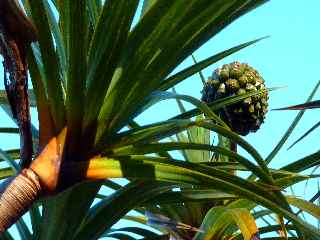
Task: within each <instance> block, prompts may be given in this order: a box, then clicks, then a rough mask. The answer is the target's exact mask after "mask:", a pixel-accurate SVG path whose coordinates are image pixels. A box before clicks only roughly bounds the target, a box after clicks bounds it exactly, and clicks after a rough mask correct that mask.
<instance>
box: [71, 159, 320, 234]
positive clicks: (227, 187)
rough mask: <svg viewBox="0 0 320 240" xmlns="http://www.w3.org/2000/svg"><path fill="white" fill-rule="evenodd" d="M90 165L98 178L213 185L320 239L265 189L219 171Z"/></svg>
mask: <svg viewBox="0 0 320 240" xmlns="http://www.w3.org/2000/svg"><path fill="white" fill-rule="evenodd" d="M92 161H93V162H92V164H93V166H94V165H95V164H96V165H95V166H96V170H97V171H98V172H99V176H100V177H102V176H105V177H133V178H137V177H139V178H145V179H153V180H160V181H171V182H176V183H189V184H193V185H204V186H212V184H214V186H216V188H217V189H221V190H223V191H226V192H230V193H231V192H232V193H236V194H239V195H240V196H243V197H245V198H248V199H250V200H252V201H254V202H257V203H259V204H261V205H262V206H264V207H266V208H269V209H271V210H273V211H275V212H276V213H278V214H280V215H283V216H284V217H286V218H287V219H289V220H291V221H293V222H294V223H295V224H296V225H297V226H298V227H299V228H301V229H303V230H304V234H307V235H308V237H309V238H310V239H317V238H319V237H320V233H319V232H318V231H317V230H316V229H315V228H314V227H312V226H311V225H309V224H307V223H306V222H304V221H302V220H301V219H299V218H298V217H296V216H295V215H294V214H293V213H291V212H290V211H288V210H287V209H286V208H283V207H282V206H281V205H279V204H278V203H279V201H278V199H277V197H278V196H277V195H274V194H272V192H270V191H267V192H265V188H263V187H258V185H255V184H252V183H250V182H247V181H245V180H243V179H241V178H239V177H236V176H234V175H230V174H228V173H226V172H223V171H222V172H220V171H218V170H216V169H211V168H210V169H208V168H205V167H202V166H200V165H198V164H192V163H187V162H181V161H172V160H168V159H164V158H152V157H146V156H131V157H130V156H128V157H126V158H121V159H112V158H100V159H95V160H92ZM79 164H80V163H77V164H76V165H73V166H72V167H74V168H76V167H77V166H78V167H80V168H82V166H81V165H79ZM86 165H87V163H86ZM92 170H93V169H92Z"/></svg>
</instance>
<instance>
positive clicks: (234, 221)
mask: <svg viewBox="0 0 320 240" xmlns="http://www.w3.org/2000/svg"><path fill="white" fill-rule="evenodd" d="M233 65H234V63H232V64H231V65H224V67H223V68H226V66H228V67H229V66H231V68H232V66H233ZM245 66H246V68H247V66H248V65H245ZM223 68H222V69H223ZM217 71H219V72H220V71H221V68H218V70H216V71H215V72H214V74H216V72H217ZM228 71H229V70H228ZM250 72H251V70H250ZM255 73H256V72H255ZM256 74H257V73H256ZM200 76H202V78H203V74H202V73H201V72H200ZM218 77H219V76H218ZM239 77H240V76H239ZM233 79H235V77H234V78H233ZM259 79H261V77H260V76H259ZM202 80H203V83H204V91H203V96H202V99H206V100H208V99H209V101H213V100H212V99H210V98H214V96H216V92H217V91H219V89H221V87H220V85H221V83H219V84H213V83H212V82H213V81H214V79H213V77H210V78H209V80H208V82H205V81H204V79H202ZM227 81H228V78H227V79H224V80H223V82H225V83H226V82H227ZM244 86H245V85H244ZM263 87H264V85H263ZM317 87H318V86H317ZM317 87H316V89H317ZM211 88H213V89H211ZM316 89H315V90H316ZM237 90H239V89H237ZM315 90H314V92H313V93H312V95H314V93H315ZM248 91H252V89H250V90H248ZM233 92H236V91H230V90H229V91H228V89H226V90H225V91H224V92H223V93H224V94H225V95H231V94H232V93H233ZM228 93H229V94H228ZM218 97H219V96H218ZM266 97H267V96H266V95H265V93H264V94H260V95H255V96H254V98H255V99H253V100H252V99H250V100H251V101H250V103H249V104H248V98H246V99H244V100H242V101H240V102H238V103H237V104H236V105H231V106H230V107H231V108H230V107H228V106H226V107H225V108H221V109H220V111H223V112H225V111H231V114H229V117H233V116H232V114H233V112H234V110H235V109H239V108H243V110H244V117H242V118H241V119H239V114H237V113H238V112H236V114H235V115H236V116H235V117H236V119H235V120H237V121H242V122H243V126H241V128H240V130H243V129H244V128H243V127H244V126H247V128H246V131H247V132H249V131H257V130H258V129H257V128H256V124H252V119H257V118H253V117H248V118H246V117H245V116H246V115H247V114H252V115H253V114H254V111H253V112H249V111H247V112H246V110H248V108H249V106H248V105H251V104H254V105H256V104H257V102H260V101H263V104H264V106H267V102H265V100H266ZM311 97H312V96H311ZM177 103H178V106H179V108H180V110H181V111H182V113H186V110H185V108H184V106H183V103H182V102H181V101H179V100H177ZM259 110H261V109H260V108H258V109H257V110H256V111H259ZM265 110H266V109H264V110H262V111H263V114H265ZM241 113H243V112H241ZM264 117H265V115H263V116H261V118H262V119H263V118H264ZM198 118H200V119H201V117H198ZM246 119H248V120H247V121H246ZM295 121H297V119H296V120H295ZM226 122H228V123H229V124H230V123H232V122H234V121H232V119H230V120H229V121H228V120H226ZM230 125H231V127H232V128H235V127H237V126H238V124H234V125H232V124H230ZM250 126H251V127H250ZM290 128H291V127H290ZM290 128H289V130H288V131H287V133H286V134H285V136H284V138H283V139H282V140H281V142H282V143H281V145H283V143H284V139H285V138H286V137H287V136H286V135H288V134H290V131H292V128H291V130H290ZM234 131H239V129H234ZM176 139H177V140H178V141H179V142H183V143H190V144H193V147H194V148H195V147H196V146H199V145H201V144H202V145H210V144H211V145H212V140H213V139H212V133H210V131H209V130H208V129H202V128H199V127H192V128H190V129H187V130H186V134H185V133H178V134H177V135H176ZM218 139H219V141H218V142H217V143H216V144H214V145H212V146H211V149H210V148H209V147H208V148H207V150H201V151H199V150H198V151H195V150H190V149H189V150H188V149H185V150H181V154H182V155H183V159H184V161H186V162H191V163H198V164H205V165H207V166H208V167H215V168H218V169H223V170H224V171H226V172H228V173H230V172H231V173H233V174H237V172H242V173H243V171H247V168H245V167H244V166H243V165H242V164H241V160H238V159H237V152H234V153H233V155H228V156H226V155H224V154H222V153H223V151H224V152H226V151H230V150H233V151H237V150H236V149H234V148H233V147H232V144H230V141H229V140H228V139H227V138H225V137H223V136H222V135H220V134H218ZM171 140H172V141H176V140H175V139H173V138H171ZM281 145H278V146H277V147H276V149H274V150H273V151H272V153H271V154H272V155H273V156H271V155H269V156H270V157H269V161H270V160H271V159H272V158H273V157H274V156H275V154H276V153H277V152H278V151H279V148H280V147H281ZM210 150H212V151H210ZM213 150H215V151H213ZM230 153H231V152H229V154H230ZM235 159H237V160H236V161H235ZM285 168H286V167H285ZM273 174H274V176H276V181H277V182H278V186H279V187H281V188H288V187H289V186H290V187H292V185H293V184H295V183H297V182H299V181H303V180H304V178H305V177H306V179H307V178H309V177H311V178H312V177H313V176H312V175H310V176H306V175H305V176H303V175H296V174H295V173H293V172H292V173H290V172H288V171H286V172H284V171H283V170H280V169H279V170H273ZM299 178H300V179H299ZM250 179H252V176H250V177H248V180H250ZM285 179H286V180H285ZM284 180H285V181H284ZM286 200H287V201H288V202H289V203H290V204H291V205H293V206H295V207H298V208H300V209H304V210H306V206H309V207H310V208H309V210H308V211H307V212H308V213H309V214H311V215H313V216H315V217H316V218H317V217H318V214H317V212H318V211H319V207H318V206H316V205H314V204H312V203H311V202H307V201H305V200H302V199H300V198H297V197H295V196H291V195H287V196H286ZM136 210H137V211H138V212H141V213H144V214H145V217H141V216H132V215H128V216H127V217H126V219H128V220H132V221H136V222H139V223H141V222H142V223H144V224H147V225H149V226H153V227H155V228H156V229H157V230H160V231H162V232H163V233H164V234H169V236H171V238H170V239H175V240H183V239H190V240H192V239H193V240H201V239H207V240H211V239H212V240H213V239H248V240H256V239H270V238H268V237H267V238H265V236H268V234H269V235H270V234H272V235H271V236H274V237H273V238H272V239H278V238H279V239H282V238H283V239H297V238H296V235H295V233H294V232H293V231H292V230H294V229H295V227H294V226H293V225H292V224H291V223H290V222H287V223H286V224H284V222H283V219H282V217H281V216H279V215H274V213H273V212H272V211H270V210H267V209H264V208H263V207H261V206H259V204H257V203H255V202H252V201H250V200H246V199H243V198H242V197H239V196H237V195H233V194H230V193H226V192H224V191H219V190H217V189H216V186H211V187H199V186H197V187H195V186H191V187H190V186H184V187H181V188H179V189H176V190H175V191H172V192H166V193H163V194H161V195H159V196H157V197H155V198H153V199H151V200H148V201H147V202H145V203H144V204H143V206H140V207H139V208H137V209H136ZM299 212H300V213H301V211H299ZM259 221H260V222H261V221H262V222H263V223H264V224H261V223H259V224H258V223H257V222H259ZM239 230H240V231H239ZM114 231H119V232H122V233H123V234H124V232H131V233H134V232H135V231H136V229H134V228H133V229H128V228H120V229H114V230H113V231H109V232H107V233H106V234H105V236H112V235H113V234H114ZM277 235H278V237H275V236H277ZM288 237H289V238H288Z"/></svg>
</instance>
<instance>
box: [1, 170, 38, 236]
mask: <svg viewBox="0 0 320 240" xmlns="http://www.w3.org/2000/svg"><path fill="white" fill-rule="evenodd" d="M41 193H42V188H41V185H40V180H39V177H38V176H37V175H36V174H35V173H34V172H33V171H32V170H31V169H23V170H22V171H21V173H19V175H17V176H16V177H15V178H14V179H13V180H12V181H11V182H10V183H9V185H8V186H7V188H6V189H5V190H4V192H3V193H2V194H1V197H0V234H2V233H3V232H4V231H5V230H6V229H8V228H9V227H10V226H11V225H12V224H14V223H15V222H16V221H17V220H18V219H19V218H20V217H21V216H22V215H23V214H24V213H25V212H27V211H28V210H29V208H30V207H31V205H32V204H33V202H34V201H36V200H37V199H38V198H39V197H40V196H41Z"/></svg>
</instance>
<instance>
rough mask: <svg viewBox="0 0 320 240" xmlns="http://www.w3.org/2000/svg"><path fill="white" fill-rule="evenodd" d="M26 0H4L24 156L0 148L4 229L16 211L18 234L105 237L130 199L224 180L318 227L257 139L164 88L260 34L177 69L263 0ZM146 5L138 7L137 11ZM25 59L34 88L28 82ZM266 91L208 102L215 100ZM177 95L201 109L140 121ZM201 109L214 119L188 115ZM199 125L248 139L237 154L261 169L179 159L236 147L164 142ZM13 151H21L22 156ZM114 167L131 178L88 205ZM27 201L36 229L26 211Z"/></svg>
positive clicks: (4, 40) (8, 64)
mask: <svg viewBox="0 0 320 240" xmlns="http://www.w3.org/2000/svg"><path fill="white" fill-rule="evenodd" d="M21 2H22V4H23V8H24V10H25V11H23V10H22V8H20V6H19V2H18V1H10V0H3V1H1V3H0V12H1V15H0V27H1V28H0V36H1V43H0V45H1V53H2V55H3V57H4V63H5V64H4V65H5V72H6V75H5V76H6V90H7V99H8V104H9V105H10V107H11V110H12V112H11V113H10V111H9V108H8V105H6V103H5V102H3V104H2V106H3V108H4V109H5V110H6V111H7V113H9V114H12V117H13V119H14V120H15V121H16V123H17V125H18V129H19V130H17V129H7V131H11V132H19V133H20V135H21V149H20V157H18V156H16V155H17V154H16V152H13V151H11V152H10V151H8V152H1V155H2V158H3V159H5V160H6V161H7V162H8V163H9V164H10V168H9V169H7V168H4V169H2V170H3V171H2V173H3V176H4V175H5V174H6V175H14V177H13V178H11V179H10V180H9V181H7V182H6V185H5V186H4V190H3V193H2V195H1V198H0V218H1V221H0V231H1V232H2V233H3V237H4V238H5V239H11V238H12V237H11V235H10V234H9V233H8V232H7V231H6V229H7V228H8V227H9V226H10V225H12V224H13V223H14V222H15V221H17V227H18V230H19V232H20V233H21V235H23V236H24V237H26V238H30V239H31V238H33V239H97V238H99V237H100V236H102V235H103V234H104V233H105V232H106V231H107V230H108V229H110V227H111V226H112V225H113V224H114V223H115V222H116V221H118V220H119V219H120V218H121V217H122V216H123V215H125V214H126V213H127V212H128V211H129V210H131V209H132V208H134V207H136V206H139V205H141V204H143V203H144V202H146V201H148V199H152V198H154V197H155V196H158V195H159V194H161V193H164V192H168V191H170V190H171V189H173V188H174V187H177V186H178V187H183V186H185V185H190V186H191V185H192V186H203V187H205V186H212V185H215V186H216V188H217V189H219V190H223V191H224V192H227V193H232V194H237V195H239V196H241V197H243V198H246V199H249V200H251V201H254V202H257V203H259V204H261V205H262V206H264V207H266V208H268V209H271V210H272V211H275V212H277V213H278V214H279V215H281V216H284V217H285V218H287V219H289V220H290V221H292V223H293V224H294V225H295V226H296V227H297V232H298V233H299V234H300V235H301V236H306V237H308V239H318V238H319V233H318V232H317V231H316V230H315V229H314V228H313V227H312V226H310V225H308V224H306V223H305V222H304V221H302V220H301V219H300V218H298V217H297V216H295V215H294V214H293V212H292V211H291V209H290V207H289V205H288V203H287V202H286V201H285V199H284V197H283V195H282V193H281V191H280V189H279V186H277V184H276V182H275V180H274V178H273V175H272V174H271V173H270V171H269V169H268V167H267V166H266V164H265V162H264V160H263V159H262V158H261V156H260V155H259V154H258V153H257V151H256V150H255V149H253V148H252V147H251V146H250V144H248V143H247V142H246V141H244V140H243V139H242V138H241V137H239V136H238V135H237V134H236V133H234V132H232V131H231V130H230V129H229V127H228V126H227V125H226V124H225V123H224V122H223V121H222V120H221V119H220V118H219V117H218V116H217V115H216V114H215V113H214V110H213V109H211V108H209V107H208V106H207V105H206V104H204V103H203V102H201V101H199V100H196V99H194V98H192V97H188V96H184V95H177V94H171V93H169V92H166V90H168V89H170V88H171V87H173V86H174V85H176V84H177V83H179V82H181V81H183V80H184V79H186V78H187V77H189V76H191V75H193V74H195V73H197V72H198V71H199V70H201V69H202V68H205V67H207V66H209V65H210V64H212V63H214V62H216V61H218V60H220V59H222V58H223V57H225V56H227V55H230V54H232V53H234V52H236V51H238V50H240V49H242V48H244V47H246V46H249V45H251V44H253V43H255V42H256V41H257V40H256V41H251V42H247V43H244V44H241V45H238V46H236V47H233V48H231V49H228V50H226V51H223V52H221V53H219V54H216V55H214V56H212V57H209V58H207V59H205V60H203V61H201V62H199V63H197V64H194V65H192V66H191V67H188V68H186V69H184V70H182V71H180V72H178V73H176V74H173V75H170V74H171V72H172V71H173V70H174V69H176V67H177V66H178V65H179V64H180V63H181V62H182V61H183V60H184V59H185V58H187V57H188V56H190V54H191V53H192V52H194V51H195V50H196V49H197V48H199V47H200V46H201V45H202V44H203V43H205V42H206V41H207V40H209V39H210V38H211V37H213V36H214V35H215V34H217V33H218V32H219V31H220V30H222V29H223V28H224V27H225V26H227V25H228V24H229V23H231V22H232V21H233V20H235V19H236V18H238V17H240V16H242V15H243V14H245V13H247V12H249V11H250V10H252V9H254V8H256V7H258V6H260V5H262V4H263V3H265V2H266V1H265V0H250V1H248V0H246V1H244V0H243V1H242V0H240V1H239V0H230V1H212V0H191V1H184V0H176V1H167V0H155V1H144V4H143V10H142V11H141V14H140V12H139V11H137V9H138V5H139V1H138V0H132V1H127V0H108V1H99V0H98V1H93V0H92V1H90V0H87V1H68V0H66V1H64V0H61V1H56V0H51V1H47V0H38V1H21ZM137 12H138V13H137ZM25 13H26V14H27V16H28V17H26V16H25V15H24V14H25ZM137 14H138V15H139V14H140V15H141V18H140V20H139V21H137V22H134V16H136V15H137ZM31 43H32V44H31ZM27 70H29V74H30V79H31V82H32V87H33V90H32V91H27V79H28V71H27ZM265 91H266V90H265V89H263V90H259V91H256V92H250V93H246V94H244V95H241V96H234V97H231V98H229V99H228V102H226V101H225V100H220V101H217V102H213V103H211V104H210V106H211V107H212V108H215V110H216V109H219V108H221V107H224V106H226V104H227V103H228V104H231V103H234V102H237V101H239V100H241V99H244V98H247V97H249V96H252V95H255V94H259V93H262V92H265ZM32 97H34V99H33V98H32ZM170 98H177V99H181V100H184V101H188V102H190V103H192V104H194V105H195V106H196V107H197V109H195V110H193V111H191V112H189V113H186V114H181V115H177V116H175V117H173V118H171V119H169V120H166V121H162V122H156V123H154V124H150V125H144V126H140V125H139V124H138V123H137V122H136V121H135V118H136V117H137V116H139V115H140V114H141V113H143V112H144V111H145V110H146V109H148V108H149V107H150V106H152V105H154V104H155V103H157V102H159V101H161V100H166V99H170ZM29 103H30V104H31V106H34V107H36V108H37V114H38V120H39V130H37V129H36V128H35V127H34V126H33V125H32V124H30V114H29V110H28V105H29ZM200 113H204V114H205V115H206V117H207V118H208V120H206V119H202V120H192V119H191V117H192V116H194V115H197V114H200ZM193 126H198V127H201V128H204V129H210V130H213V131H215V132H218V133H220V134H222V135H224V136H226V137H228V138H231V139H232V140H233V141H235V142H236V143H237V144H239V145H241V146H242V147H243V148H245V149H246V150H247V151H248V152H249V153H250V154H251V155H252V156H253V157H254V159H255V160H256V161H257V164H253V163H251V162H250V161H247V160H245V159H243V158H241V157H239V156H238V155H237V158H236V159H237V160H239V161H242V163H243V165H245V167H246V168H247V169H248V170H249V171H250V172H252V173H253V174H254V175H255V176H256V177H258V180H257V181H255V179H256V178H253V180H252V181H249V180H246V179H242V178H240V177H237V176H235V175H233V174H230V173H228V172H226V171H223V170H221V169H218V168H215V167H208V166H204V165H202V164H197V163H190V162H182V161H178V160H175V159H174V158H173V157H172V156H171V155H170V154H169V153H167V152H168V151H171V150H179V149H200V150H206V149H208V148H210V149H212V150H213V151H217V152H221V153H223V154H224V155H227V156H234V155H233V153H232V152H230V151H227V150H223V151H222V150H221V149H220V150H219V149H217V148H214V149H213V148H212V146H211V145H208V144H202V145H199V146H194V145H192V144H185V143H165V142H162V141H161V140H163V139H165V138H167V137H168V136H171V135H173V134H176V133H178V132H181V131H184V130H185V129H188V128H191V127H193ZM31 142H32V144H31ZM30 146H32V147H30ZM150 154H151V155H150ZM13 158H20V164H17V162H16V161H15V160H14V159H13ZM5 171H6V172H5ZM108 178H128V179H130V183H129V184H128V185H126V186H124V187H121V188H119V189H118V190H117V191H116V192H115V193H114V194H112V195H111V196H109V197H107V198H105V199H103V200H102V201H100V202H99V203H98V204H97V205H94V206H93V207H91V206H92V203H93V201H94V199H95V198H96V197H97V196H98V195H97V193H98V191H99V189H100V188H101V187H102V186H105V185H106V186H111V187H112V186H113V187H114V186H115V185H114V183H113V182H111V181H110V180H108ZM266 186H269V187H266ZM270 189H272V190H271V191H270ZM59 193H61V194H59ZM40 206H41V208H40ZM29 209H30V218H31V225H32V232H30V231H29V229H28V228H27V226H26V225H25V223H24V221H23V219H19V218H20V217H21V216H22V214H23V213H25V212H26V211H28V210H29ZM40 209H41V211H40ZM66 213H67V214H66ZM18 219H19V220H18ZM114 236H115V235H114ZM118 236H119V235H118ZM120 239H121V237H120Z"/></svg>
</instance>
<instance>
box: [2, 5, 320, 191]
mask: <svg viewBox="0 0 320 240" xmlns="http://www.w3.org/2000/svg"><path fill="white" fill-rule="evenodd" d="M319 12H320V1H319V0H308V1H306V0H278V1H277V0H272V1H270V2H268V3H267V4H265V5H263V6H262V7H260V8H258V9H256V10H254V11H252V12H250V13H249V14H247V15H245V16H244V17H241V18H240V19H239V20H237V21H235V22H234V23H232V24H231V25H229V26H228V27H227V28H225V29H224V30H223V31H222V32H220V33H219V34H218V35H217V36H215V37H214V38H212V39H211V40H210V41H208V42H207V43H206V44H205V45H203V47H201V48H200V49H198V50H197V51H196V52H195V57H196V58H197V60H202V59H205V58H207V57H209V56H211V55H213V54H215V53H218V52H220V51H223V50H225V49H228V48H230V47H233V46H235V45H238V44H240V43H243V42H246V41H249V40H253V39H255V38H259V37H263V36H267V35H268V36H270V38H268V39H265V40H263V41H261V42H259V43H257V44H255V45H254V46H251V47H249V48H246V49H244V50H241V51H240V52H239V53H236V54H233V55H232V56H230V57H227V58H225V59H223V60H221V61H219V62H218V63H216V64H215V65H213V66H210V67H208V68H206V69H205V70H204V71H203V73H204V75H205V76H206V77H208V76H210V75H211V72H212V71H213V70H214V69H215V68H217V67H219V66H221V65H222V64H224V63H230V62H232V61H240V62H246V63H248V64H250V65H251V66H252V67H254V68H256V69H257V70H258V71H259V73H260V74H261V75H262V76H263V78H264V79H265V81H266V84H267V86H268V87H275V86H286V88H283V89H280V90H277V91H274V92H272V93H270V100H269V105H270V108H277V107H282V106H287V105H293V104H297V103H302V102H304V101H305V100H306V98H307V97H308V95H309V93H310V92H311V90H312V88H313V87H314V86H315V84H316V83H317V81H318V80H320V60H319V56H320V47H319V43H320V31H319V22H320V14H319ZM190 64H192V60H191V59H190V58H189V59H187V60H186V61H184V62H183V64H181V66H180V67H179V68H178V69H177V70H179V69H183V68H185V67H186V66H189V65H190ZM0 76H3V73H2V67H0ZM0 82H1V83H0V87H1V88H3V80H2V79H1V81H0ZM201 88H202V84H201V81H200V79H199V77H198V75H194V76H193V77H191V78H189V79H188V80H186V81H185V82H184V83H182V84H179V85H178V86H177V91H178V92H179V93H182V94H188V95H192V96H194V97H197V98H200V96H201V94H200V91H201ZM316 98H317V99H320V94H319V93H318V94H317V95H316ZM187 106H188V105H187ZM176 111H177V108H176V105H175V103H174V101H169V102H164V103H161V104H158V105H156V106H155V107H153V108H152V109H150V110H148V111H147V112H146V113H145V114H143V115H142V116H141V117H139V122H141V123H150V122H154V121H159V120H165V119H166V118H168V117H170V116H172V115H174V114H175V113H176ZM296 114H297V112H295V111H290V112H289V111H285V112H277V111H271V112H269V113H268V115H267V117H266V120H265V123H264V124H263V125H262V127H261V129H260V130H259V131H258V132H257V133H254V134H250V135H249V136H247V137H246V139H247V140H248V141H249V142H250V143H251V144H252V145H253V146H255V147H256V148H257V149H258V150H259V152H260V153H261V154H262V156H267V155H268V153H269V152H270V151H271V150H272V149H273V147H274V146H275V145H276V144H277V142H278V141H279V139H280V137H281V136H282V135H283V134H284V132H285V131H286V130H287V128H288V126H289V124H290V123H291V122H292V120H293V119H294V117H295V116H296ZM34 116H35V115H34ZM318 118H319V110H310V111H308V112H307V113H306V114H305V115H304V118H303V120H302V121H301V123H300V124H299V125H298V128H297V129H296V130H295V131H294V133H293V135H292V137H291V138H290V139H289V142H288V144H286V146H287V147H288V146H289V145H290V143H292V142H293V141H294V140H296V139H297V138H298V137H299V136H300V135H301V134H303V133H304V132H305V131H306V130H307V129H308V128H310V127H311V126H312V125H313V124H314V123H315V122H316V121H318ZM0 119H1V121H0V127H8V126H14V125H13V123H12V122H10V120H9V118H8V117H7V116H6V115H5V114H4V113H3V112H2V110H0ZM319 131H320V129H319V130H316V131H315V132H314V133H313V134H312V135H310V136H309V137H308V138H306V139H305V140H303V141H302V142H301V143H299V144H298V145H297V146H295V147H294V148H293V149H291V150H289V151H287V150H282V151H281V152H280V154H279V155H278V156H277V157H276V158H275V159H274V161H273V162H272V164H271V166H273V167H280V166H282V165H285V164H287V163H289V162H291V161H293V160H297V159H299V158H300V157H302V156H306V155H308V154H311V153H313V152H315V151H317V150H319V144H318V141H319V137H318V136H319ZM18 141H19V138H18V137H17V136H13V135H12V136H7V135H6V136H5V137H4V135H2V136H1V137H0V148H2V149H11V148H14V147H17V146H19V145H18V144H17V143H18ZM314 186H315V185H314V184H309V185H308V188H307V190H308V191H307V194H304V189H303V187H302V186H301V185H300V186H299V187H297V192H296V193H297V194H298V195H300V196H307V197H309V196H311V195H312V194H313V193H314V191H316V189H315V187H314Z"/></svg>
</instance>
